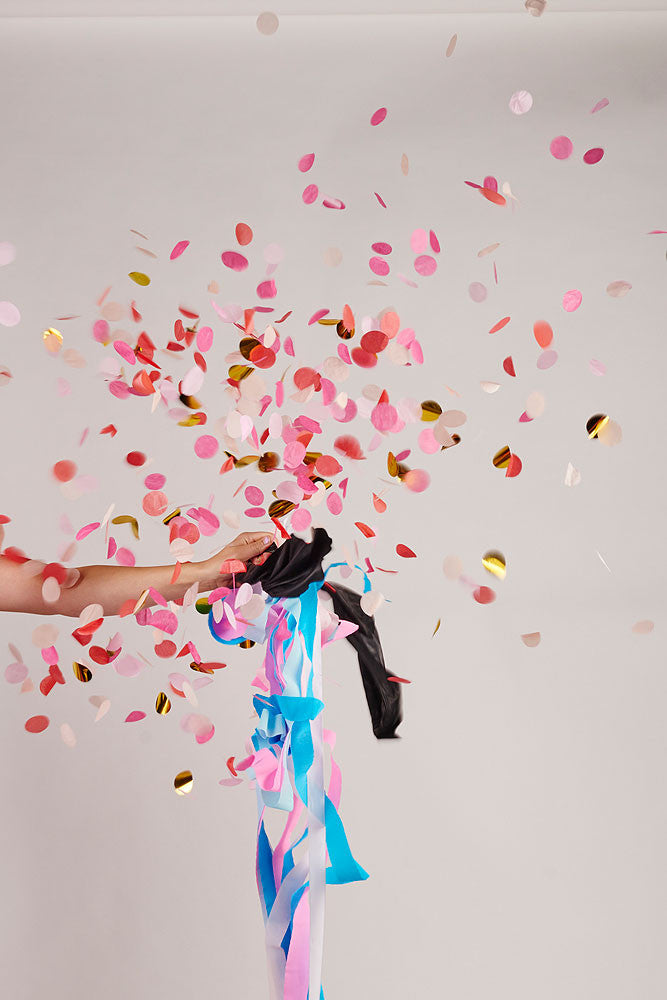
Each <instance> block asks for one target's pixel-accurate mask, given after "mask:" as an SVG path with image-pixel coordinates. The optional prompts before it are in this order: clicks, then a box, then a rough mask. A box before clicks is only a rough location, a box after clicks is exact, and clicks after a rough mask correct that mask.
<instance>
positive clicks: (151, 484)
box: [144, 472, 167, 490]
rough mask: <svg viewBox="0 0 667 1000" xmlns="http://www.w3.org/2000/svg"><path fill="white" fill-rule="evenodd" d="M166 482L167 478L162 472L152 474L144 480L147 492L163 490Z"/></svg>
mask: <svg viewBox="0 0 667 1000" xmlns="http://www.w3.org/2000/svg"><path fill="white" fill-rule="evenodd" d="M166 482H167V477H166V476H163V475H162V473H161V472H151V473H150V475H148V476H146V478H145V479H144V486H145V487H146V489H147V490H161V489H162V487H163V486H164V484H165V483H166Z"/></svg>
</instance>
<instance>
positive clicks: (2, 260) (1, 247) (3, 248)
mask: <svg viewBox="0 0 667 1000" xmlns="http://www.w3.org/2000/svg"><path fill="white" fill-rule="evenodd" d="M15 259H16V247H15V246H14V244H13V243H8V242H7V241H6V240H5V241H4V242H2V243H0V267H6V266H7V264H11V262H12V261H13V260H15Z"/></svg>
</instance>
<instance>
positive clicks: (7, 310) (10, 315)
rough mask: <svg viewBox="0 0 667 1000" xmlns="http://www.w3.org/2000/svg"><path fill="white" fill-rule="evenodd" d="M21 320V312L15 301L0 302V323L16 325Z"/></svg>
mask: <svg viewBox="0 0 667 1000" xmlns="http://www.w3.org/2000/svg"><path fill="white" fill-rule="evenodd" d="M20 321H21V313H20V312H19V311H18V309H17V307H16V306H15V305H14V303H13V302H0V323H1V324H2V326H16V324H17V323H19V322H20Z"/></svg>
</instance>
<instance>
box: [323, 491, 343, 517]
mask: <svg viewBox="0 0 667 1000" xmlns="http://www.w3.org/2000/svg"><path fill="white" fill-rule="evenodd" d="M327 507H328V508H329V511H330V512H331V513H332V514H340V512H341V511H342V509H343V501H342V500H341V498H340V497H339V496H338V494H337V493H329V494H327Z"/></svg>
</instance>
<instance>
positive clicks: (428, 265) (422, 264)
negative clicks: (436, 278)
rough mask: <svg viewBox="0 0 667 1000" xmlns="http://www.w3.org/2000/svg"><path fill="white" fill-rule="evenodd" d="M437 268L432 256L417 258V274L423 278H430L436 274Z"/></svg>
mask: <svg viewBox="0 0 667 1000" xmlns="http://www.w3.org/2000/svg"><path fill="white" fill-rule="evenodd" d="M437 266H438V264H437V261H436V259H435V257H431V256H430V254H427V253H424V254H420V256H419V257H416V258H415V271H416V272H417V274H421V276H422V277H423V278H428V277H429V275H431V274H434V273H435V270H436V268H437Z"/></svg>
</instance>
